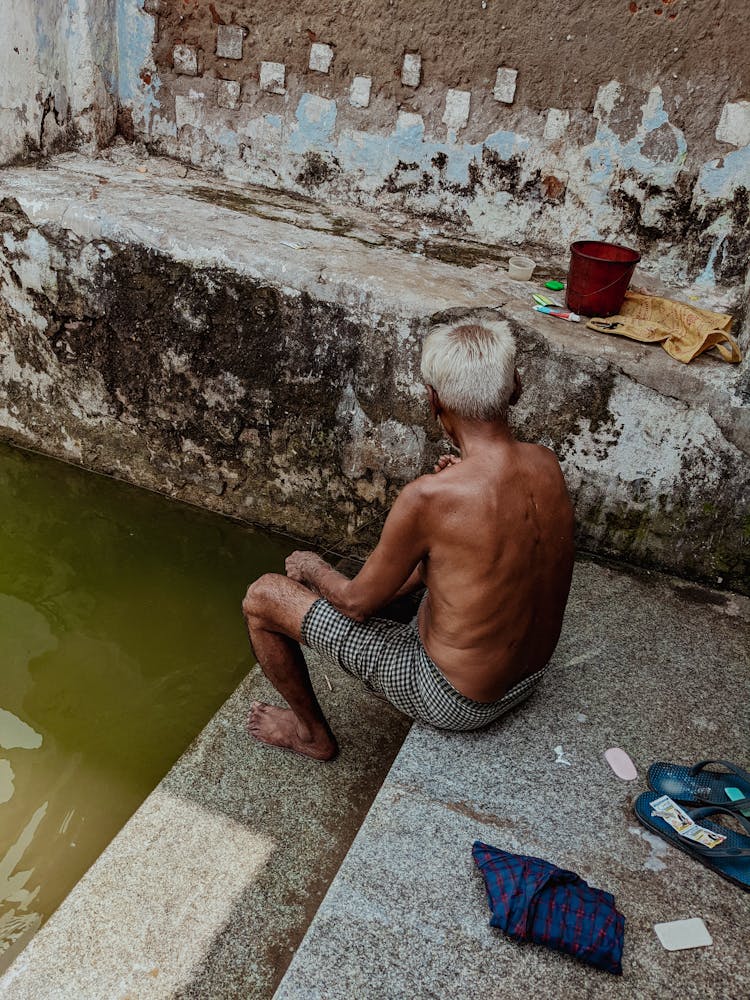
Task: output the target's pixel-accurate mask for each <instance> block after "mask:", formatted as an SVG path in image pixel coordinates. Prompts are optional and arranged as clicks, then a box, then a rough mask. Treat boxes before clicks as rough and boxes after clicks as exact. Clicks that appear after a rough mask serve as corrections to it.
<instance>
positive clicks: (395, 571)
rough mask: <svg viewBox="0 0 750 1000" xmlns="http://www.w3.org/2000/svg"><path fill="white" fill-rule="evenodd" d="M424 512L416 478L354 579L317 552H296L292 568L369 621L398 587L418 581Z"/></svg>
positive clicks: (424, 547) (341, 606)
mask: <svg viewBox="0 0 750 1000" xmlns="http://www.w3.org/2000/svg"><path fill="white" fill-rule="evenodd" d="M424 512H425V501H424V497H423V491H422V487H421V486H420V483H419V480H416V481H415V482H413V483H410V484H409V485H408V486H407V487H405V489H404V490H403V491H402V492H401V493H400V494H399V496H398V497H397V499H396V502H395V503H394V505H393V507H392V508H391V511H390V513H389V515H388V517H387V519H386V522H385V525H384V526H383V531H382V533H381V535H380V540H379V542H378V544H377V545H376V546H375V548H374V550H373V552H372V554H371V555H370V557H369V558H368V560H367V562H366V563H365V564H364V566H363V567H362V569H361V570H360V571H359V573H358V574H357V575H356V576H355V578H354V579H353V580H349V579H347V577H345V576H344V575H343V574H342V573H339V572H338V571H337V570H335V569H333V567H332V566H330V565H329V564H328V563H327V562H325V560H324V559H321V557H320V556H318V555H317V554H316V553H314V552H295V553H293V555H291V556H290V557H289V559H287V574H288V575H289V576H290V577H291V578H292V579H293V580H299V581H300V582H301V583H307V584H308V585H310V586H311V587H312V588H313V589H314V590H316V591H317V592H318V593H319V594H320V595H321V596H322V597H325V598H326V600H327V601H330V603H331V604H332V605H333V606H334V607H335V608H336V609H337V610H338V611H341V612H342V613H343V614H345V615H347V616H348V617H349V618H354V619H355V620H356V621H365V619H367V618H369V617H370V615H372V614H373V613H374V612H375V611H377V610H378V608H382V607H383V606H384V605H386V604H388V602H389V601H391V600H393V598H394V597H395V596H396V594H397V593H399V591H402V590H403V592H404V593H406V592H407V591H406V590H405V586H406V584H411V583H413V584H414V586H416V585H417V584H418V583H419V579H418V578H417V579H413V576H414V571H415V570H418V568H419V564H420V562H421V560H422V559H423V558H424V556H425V555H427V542H426V533H425V524H424V522H425V516H424ZM410 589H413V587H411V588H410Z"/></svg>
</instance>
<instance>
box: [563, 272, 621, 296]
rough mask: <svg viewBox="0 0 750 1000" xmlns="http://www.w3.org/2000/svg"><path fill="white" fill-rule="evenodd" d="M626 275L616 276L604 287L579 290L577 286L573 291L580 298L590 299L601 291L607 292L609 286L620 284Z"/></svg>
mask: <svg viewBox="0 0 750 1000" xmlns="http://www.w3.org/2000/svg"><path fill="white" fill-rule="evenodd" d="M625 277H626V276H625V275H624V274H621V275H620V276H619V277H618V278H615V280H614V281H610V283H609V284H608V285H604V286H603V287H602V288H595V289H594V291H593V292H579V291H578V290H577V289H575V288H574V289H573V291H574V292H575V294H576V295H578V296H579V298H582V299H588V298H590V297H591V296H592V295H598V294H599V293H600V292H606V291H607V289H608V288H612V286H613V285H618V284H619V283H620V282H621V281H622V280H623V278H625ZM631 277H632V275H629V276H628V281H630V278H631ZM568 290H570V285H568Z"/></svg>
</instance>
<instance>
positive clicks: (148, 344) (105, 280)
mask: <svg viewBox="0 0 750 1000" xmlns="http://www.w3.org/2000/svg"><path fill="white" fill-rule="evenodd" d="M0 200H1V201H2V206H3V207H2V213H1V216H2V217H1V219H0V224H1V225H2V227H3V245H2V252H1V253H0V267H2V273H3V274H4V275H5V283H4V285H3V288H2V292H0V296H2V303H3V309H4V313H5V316H6V319H5V321H4V323H3V328H2V341H1V342H0V343H1V345H2V347H1V350H2V354H1V355H0V386H2V389H3V391H4V395H5V397H7V402H3V403H2V405H1V406H0V433H2V434H3V435H4V436H5V437H7V438H9V439H10V440H12V441H15V442H17V443H19V444H22V445H26V446H30V447H34V448H38V449H40V450H43V451H47V452H49V453H51V454H53V455H56V456H58V457H62V458H65V459H67V460H71V461H76V462H79V463H81V464H83V465H85V466H88V467H91V468H94V469H96V470H98V471H103V472H107V473H109V474H111V475H115V476H119V477H122V478H124V479H128V480H130V481H131V482H134V483H136V484H139V485H142V486H147V487H149V488H151V489H156V490H160V491H162V492H165V493H168V494H169V495H171V496H175V497H178V498H180V499H183V500H188V501H190V502H195V503H199V504H201V505H203V506H207V507H211V508H213V509H215V510H219V511H222V512H224V513H227V514H231V515H233V516H237V517H241V518H244V519H247V520H251V521H257V522H260V523H262V524H265V525H267V526H270V527H275V528H279V529H281V530H285V531H289V532H291V533H293V534H296V535H300V536H304V537H307V538H316V537H322V538H325V539H327V540H329V541H330V540H333V539H337V538H342V537H343V539H344V540H346V539H347V536H352V534H353V533H355V532H356V537H354V538H353V539H352V538H351V537H350V539H349V541H350V547H351V543H352V542H361V544H362V546H363V547H366V546H367V545H369V544H370V543H371V542H372V541H373V539H374V538H375V537H376V536H377V533H378V530H379V526H380V523H381V520H382V518H383V517H384V515H385V513H386V511H387V509H388V507H389V505H390V502H391V501H392V498H393V496H394V495H395V493H396V492H397V491H398V490H399V489H400V488H401V487H402V485H403V484H404V482H405V481H407V480H408V479H410V478H412V477H414V476H415V475H417V474H419V473H420V472H421V471H423V470H424V469H426V468H429V466H430V464H431V462H432V460H433V459H434V457H435V456H436V455H437V454H438V453H439V451H440V449H441V447H444V445H441V442H440V440H439V434H438V432H437V430H436V428H435V427H434V426H433V425H432V423H431V421H430V419H429V415H428V414H427V411H426V406H425V402H424V390H423V388H422V386H421V381H420V377H419V353H420V342H421V339H422V337H423V335H424V333H425V331H426V329H427V328H428V325H429V323H430V322H431V321H432V320H433V319H434V318H435V317H436V316H439V315H442V316H445V315H454V316H455V315H465V314H466V313H467V311H469V310H476V309H480V308H493V309H496V310H497V311H496V312H493V313H492V315H493V316H495V317H498V316H499V317H504V318H505V319H506V320H507V321H508V322H509V323H510V324H511V326H512V327H513V329H514V330H515V332H516V335H517V339H518V345H519V367H520V369H521V374H522V378H523V381H524V384H525V392H524V395H523V397H522V400H521V403H520V404H519V406H518V407H517V408H516V412H515V414H514V422H515V425H516V427H517V429H518V433H519V434H520V436H522V437H524V438H526V439H531V440H538V441H541V442H543V443H545V444H548V445H549V446H550V447H552V448H553V449H554V450H555V451H556V452H557V454H558V455H559V457H560V460H561V462H562V464H563V467H564V470H565V473H566V477H567V480H568V483H569V486H570V489H571V492H572V493H573V495H574V498H575V503H576V510H577V518H578V540H579V544H580V546H581V547H582V548H585V549H589V550H592V551H594V552H597V553H600V554H602V555H606V556H613V557H615V558H621V559H625V560H629V561H632V562H634V563H640V564H644V565H652V566H659V567H665V568H667V569H669V570H671V571H674V572H677V573H680V574H684V575H689V576H694V577H697V578H703V579H707V580H712V581H713V582H714V583H717V582H719V583H723V584H724V585H725V586H726V585H729V586H733V587H736V588H740V589H746V588H747V587H748V579H749V578H750V574H749V573H748V524H749V523H750V521H749V520H748V519H749V518H750V509H749V507H748V504H750V499H749V498H750V489H749V488H748V487H749V486H750V482H749V480H750V463H749V462H748V461H747V452H748V447H750V445H749V442H750V417H749V416H748V414H749V413H750V410H749V409H748V405H747V401H748V381H747V375H746V371H747V367H746V364H743V365H740V366H731V365H728V364H725V363H723V362H721V361H720V360H718V359H716V358H713V357H706V356H704V357H702V358H700V359H698V360H697V361H696V362H694V363H693V364H691V365H689V366H683V365H681V364H679V363H678V362H676V361H673V360H672V359H671V358H670V357H668V356H667V355H666V353H665V352H664V351H662V350H661V348H659V347H656V346H649V345H642V344H638V343H635V342H631V341H627V340H624V339H622V338H616V337H609V336H606V335H603V334H597V333H593V332H592V331H589V330H586V329H585V328H583V327H582V326H577V325H574V324H567V323H564V322H562V321H560V320H556V319H553V318H550V317H544V316H539V315H538V314H536V313H534V312H533V311H532V310H531V292H532V291H533V290H535V289H536V288H538V287H541V285H539V284H538V283H536V284H534V283H532V284H527V283H519V282H514V281H511V280H510V279H509V278H508V276H507V273H506V272H505V270H504V268H503V267H501V266H500V264H501V263H502V262H503V261H504V260H505V259H506V258H507V252H506V251H502V250H500V249H498V248H492V247H489V248H488V247H482V246H479V245H477V244H475V243H470V242H466V241H463V242H462V241H459V242H453V243H451V242H449V241H447V240H445V239H443V240H440V239H437V238H428V237H427V236H425V235H423V236H420V233H419V230H418V228H416V227H415V225H414V223H413V221H412V222H411V223H409V224H408V225H407V224H406V220H405V219H404V218H403V217H399V216H394V217H391V218H386V219H383V218H381V217H376V216H374V215H369V214H367V213H364V212H361V211H355V210H347V211H346V212H344V211H343V210H342V212H341V213H339V214H334V213H333V212H331V211H330V210H329V209H328V208H327V207H326V206H325V205H323V204H319V203H316V202H314V201H311V200H308V199H304V198H298V197H292V196H289V195H284V194H282V193H279V192H275V191H269V190H266V189H262V188H248V187H247V186H243V187H241V188H240V187H235V186H233V185H232V184H230V183H227V182H223V181H219V180H217V178H216V177H213V176H211V175H208V174H204V173H201V172H199V171H192V170H188V168H186V167H185V166H184V165H182V164H179V163H174V162H172V161H169V160H159V159H146V160H144V161H143V163H141V164H140V165H134V164H132V163H131V164H129V165H123V164H122V163H118V162H115V161H114V160H112V159H111V157H110V158H106V157H104V158H100V159H95V160H90V159H84V158H81V157H77V156H75V155H65V156H62V157H59V158H57V159H55V160H52V161H50V162H49V163H48V164H47V165H46V166H45V167H44V168H43V169H31V168H14V169H7V170H4V171H3V172H2V173H1V174H0ZM551 273H555V274H560V273H562V262H561V261H559V260H558V261H556V260H550V261H542V263H541V264H540V268H539V271H538V274H539V275H540V276H541V277H542V278H543V277H545V276H546V275H549V274H551ZM638 280H639V282H640V283H641V284H645V285H648V284H649V280H648V276H647V275H646V276H645V277H644V276H642V275H639V277H638ZM650 287H653V288H656V287H657V286H656V284H655V283H652V284H651V286H650ZM675 294H680V295H683V296H688V297H691V296H695V297H696V298H697V297H698V296H699V291H698V290H696V289H681V290H678V291H676V292H675ZM707 294H708V293H705V294H704V295H703V297H702V298H701V301H702V302H703V304H705V305H708V306H721V307H727V308H731V309H734V310H735V311H738V310H740V309H741V306H742V302H741V300H742V296H743V294H744V293H743V290H742V289H739V288H738V289H735V290H730V291H729V292H726V291H725V293H723V294H724V295H726V296H728V297H729V298H728V300H727V299H724V300H722V299H720V298H715V297H714V298H713V299H709V298H707ZM718 294H719V293H715V295H718ZM738 315H739V313H738ZM738 332H739V333H740V336H741V339H743V342H747V330H741V331H738Z"/></svg>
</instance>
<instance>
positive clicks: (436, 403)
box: [425, 385, 443, 420]
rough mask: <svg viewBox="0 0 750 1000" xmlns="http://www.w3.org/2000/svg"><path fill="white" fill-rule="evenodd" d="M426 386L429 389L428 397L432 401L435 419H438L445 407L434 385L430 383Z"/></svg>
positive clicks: (431, 406) (431, 408) (431, 405)
mask: <svg viewBox="0 0 750 1000" xmlns="http://www.w3.org/2000/svg"><path fill="white" fill-rule="evenodd" d="M425 388H426V389H427V398H428V399H429V401H430V410H431V411H432V416H433V418H434V419H435V420H437V419H438V417H439V416H440V411H441V410H442V409H443V407H442V404H441V402H440V397H439V396H438V394H437V392H436V391H435V389H434V388H433V386H431V385H428V386H425Z"/></svg>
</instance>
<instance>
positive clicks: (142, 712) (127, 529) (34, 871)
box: [0, 446, 294, 971]
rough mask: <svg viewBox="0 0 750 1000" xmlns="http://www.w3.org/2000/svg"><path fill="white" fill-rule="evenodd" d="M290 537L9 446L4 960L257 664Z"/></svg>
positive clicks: (0, 561)
mask: <svg viewBox="0 0 750 1000" xmlns="http://www.w3.org/2000/svg"><path fill="white" fill-rule="evenodd" d="M293 547H294V546H293V544H292V543H291V542H289V541H288V540H287V539H280V538H274V537H271V536H268V535H265V534H261V533H259V532H256V531H252V530H250V529H248V528H245V527H243V526H241V525H238V524H235V523H233V522H231V521H228V520H225V519H223V518H220V517H216V516H214V515H211V514H206V513H204V512H202V511H199V510H195V509H193V508H191V507H187V506H184V505H182V504H177V503H173V502H171V501H169V500H166V499H165V498H163V497H160V496H157V495H154V494H151V493H147V492H144V491H142V490H138V489H135V488H133V487H130V486H127V485H125V484H123V483H119V482H115V481H113V480H110V479H105V478H102V477H100V476H95V475H93V474H91V473H87V472H84V471H82V470H80V469H76V468H73V467H71V466H68V465H64V464H62V463H59V462H55V461H52V460H50V459H46V458H42V457H40V456H37V455H33V454H29V453H27V452H22V451H18V450H14V449H10V448H8V447H5V446H0V971H2V969H3V968H4V967H6V966H7V965H8V964H9V962H10V960H11V959H12V957H14V956H15V954H17V953H18V951H19V950H20V948H21V947H22V946H23V944H25V943H26V940H27V939H28V938H29V937H30V936H31V935H32V934H33V933H34V931H35V930H36V929H37V927H39V926H40V925H41V923H42V922H43V921H44V920H45V919H46V918H47V917H48V916H49V915H50V914H51V913H52V911H53V910H54V909H55V908H56V907H57V906H58V904H59V903H60V902H61V900H62V899H63V897H64V896H65V895H66V894H67V892H68V891H69V890H70V889H71V888H72V886H73V885H74V884H75V882H77V880H78V879H79V878H80V877H81V875H83V873H84V872H85V871H86V869H87V868H89V866H90V865H91V864H92V862H93V861H94V860H95V859H96V858H97V856H98V855H99V854H100V853H101V851H102V850H103V848H104V847H105V846H106V845H107V843H108V842H109V841H110V840H111V839H112V837H113V836H114V835H115V834H116V833H117V831H118V830H119V829H120V827H122V825H123V823H124V822H125V821H126V820H127V819H128V817H129V816H130V815H131V814H132V813H133V812H134V811H135V809H136V808H137V807H138V805H139V804H140V803H141V802H142V801H143V799H144V798H145V797H146V796H147V795H148V794H149V792H150V791H151V790H152V789H153V788H154V787H155V786H156V784H157V783H158V782H159V780H160V779H161V778H162V776H163V775H164V774H165V773H166V772H167V770H168V769H169V767H170V766H171V765H172V764H173V763H174V761H175V760H176V759H177V757H179V755H180V754H181V753H182V751H183V750H184V749H185V747H186V746H187V745H188V744H189V742H190V741H191V739H192V738H193V737H194V736H195V735H196V734H197V733H198V732H199V731H200V729H202V727H203V726H204V725H205V723H206V722H207V721H208V719H209V718H210V717H211V716H212V714H213V713H214V712H215V711H216V709H217V708H218V707H219V706H220V705H221V703H222V702H223V701H224V700H225V699H226V698H227V696H228V695H229V694H230V693H231V692H232V691H233V690H234V688H235V687H236V686H237V684H238V683H239V682H240V680H241V679H242V677H243V676H244V675H245V674H246V673H247V671H248V669H249V668H250V666H251V665H252V663H253V659H252V655H251V652H250V647H249V644H248V641H247V636H246V634H245V631H244V625H243V621H242V618H241V615H240V601H241V599H242V596H243V594H244V592H245V588H246V586H247V584H248V583H249V582H250V581H251V580H253V579H255V578H256V577H257V576H259V575H260V574H261V573H264V572H267V571H276V572H280V571H282V570H283V559H284V556H285V555H286V554H287V553H288V552H289V551H291V549H292V548H293Z"/></svg>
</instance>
